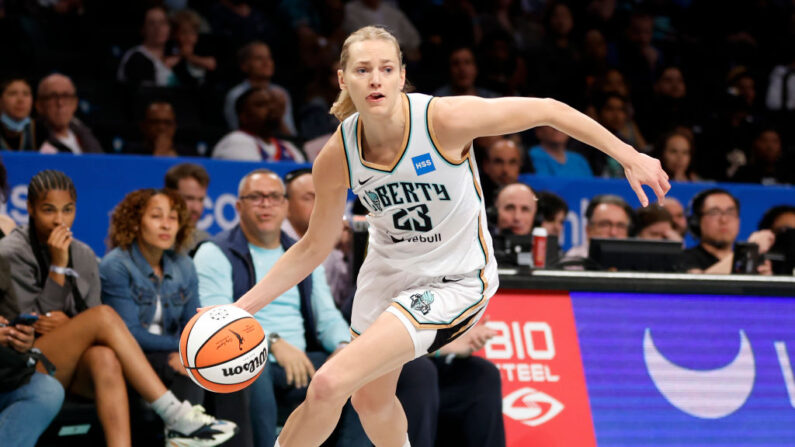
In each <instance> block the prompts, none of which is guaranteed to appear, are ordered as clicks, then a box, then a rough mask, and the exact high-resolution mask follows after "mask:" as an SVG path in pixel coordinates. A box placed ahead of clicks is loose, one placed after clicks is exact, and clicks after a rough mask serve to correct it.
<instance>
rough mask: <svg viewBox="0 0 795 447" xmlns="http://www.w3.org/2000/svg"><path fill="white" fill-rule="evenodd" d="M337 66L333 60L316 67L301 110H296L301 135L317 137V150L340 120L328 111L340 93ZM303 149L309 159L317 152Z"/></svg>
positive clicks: (311, 137) (306, 137)
mask: <svg viewBox="0 0 795 447" xmlns="http://www.w3.org/2000/svg"><path fill="white" fill-rule="evenodd" d="M338 68H339V63H338V62H336V61H335V62H333V63H330V64H327V65H322V66H320V67H318V68H317V69H316V70H315V72H316V74H315V79H314V81H312V83H310V84H309V85H308V86H307V88H306V100H305V101H304V104H303V106H302V107H301V110H300V111H299V112H298V116H299V120H300V121H299V126H298V127H299V129H300V133H301V137H302V138H304V139H306V140H307V141H308V140H314V139H317V141H318V142H321V141H322V143H319V146H320V147H318V151H317V152H319V151H320V148H321V147H322V146H323V145H325V143H326V141H328V139H329V138H330V137H331V134H333V133H334V131H335V130H337V126H339V124H340V121H339V120H338V119H337V118H336V117H335V116H334V115H331V114H330V113H328V111H329V110H330V109H331V106H332V105H333V104H334V100H335V99H336V98H337V96H338V95H339V93H340V84H339V79H338V78H337V69H338ZM308 146H309V143H308V142H307V144H306V146H305V149H306V152H307V155H308V156H309V158H310V160H314V158H315V157H317V152H315V153H314V156H313V153H310V151H309V149H308V148H307V147H308Z"/></svg>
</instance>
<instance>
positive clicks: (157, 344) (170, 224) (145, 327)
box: [99, 189, 204, 402]
mask: <svg viewBox="0 0 795 447" xmlns="http://www.w3.org/2000/svg"><path fill="white" fill-rule="evenodd" d="M192 231H193V225H192V223H191V221H190V219H189V218H188V209H187V206H186V205H185V201H184V200H183V199H182V197H181V196H180V195H179V194H178V193H176V192H175V191H173V190H170V189H163V190H156V189H141V190H138V191H134V192H131V193H129V194H127V196H126V197H125V198H124V199H123V200H122V201H121V202H120V203H119V204H118V205H117V206H116V209H115V210H114V211H113V215H112V216H111V220H110V236H109V237H110V246H111V247H112V248H113V249H112V250H111V251H110V253H108V254H107V255H106V256H105V258H104V259H103V260H102V262H101V263H100V265H99V272H100V277H101V278H102V301H103V302H104V303H105V304H108V305H109V306H111V307H112V308H114V309H115V310H116V312H118V313H119V315H120V316H121V318H122V320H124V323H125V324H126V325H127V328H128V329H129V330H130V333H132V335H133V337H135V340H136V341H138V344H139V345H141V348H142V349H143V350H144V353H145V355H146V358H147V359H149V363H150V364H151V365H152V367H153V368H154V369H155V371H156V372H157V375H158V376H160V378H161V380H163V383H165V385H166V386H168V387H169V388H170V389H171V390H172V391H173V392H174V394H175V395H176V396H177V397H179V398H184V399H188V400H190V401H192V402H200V401H201V400H202V399H203V396H204V395H203V392H202V389H201V388H199V387H198V386H196V385H194V384H193V382H191V381H190V379H189V378H188V373H187V372H186V371H185V368H184V367H183V366H182V363H181V362H180V360H179V336H180V333H181V332H182V329H183V328H184V327H185V325H186V324H187V323H188V320H190V318H191V317H192V316H193V315H195V314H196V308H197V307H199V286H198V279H197V276H196V269H195V268H194V267H193V261H191V259H190V258H189V257H187V256H186V255H184V254H180V253H179V251H180V250H179V249H180V248H182V246H183V245H184V244H186V243H187V242H188V240H189V239H190V235H191V232H192Z"/></svg>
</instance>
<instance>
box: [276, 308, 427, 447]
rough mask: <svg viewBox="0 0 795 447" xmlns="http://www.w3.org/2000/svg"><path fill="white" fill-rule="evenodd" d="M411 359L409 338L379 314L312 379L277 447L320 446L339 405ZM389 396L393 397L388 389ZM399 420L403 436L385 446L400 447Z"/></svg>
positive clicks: (391, 319) (390, 318)
mask: <svg viewBox="0 0 795 447" xmlns="http://www.w3.org/2000/svg"><path fill="white" fill-rule="evenodd" d="M413 358H414V341H413V340H412V338H411V335H409V332H408V331H407V330H406V328H405V326H404V325H403V323H402V322H401V321H400V320H399V319H398V317H397V316H395V315H393V314H390V313H386V312H385V313H383V314H382V315H381V316H380V317H378V319H377V320H376V321H375V322H374V323H373V324H372V325H371V326H370V327H369V328H368V329H367V330H366V331H364V333H362V335H360V336H359V337H357V338H356V339H354V340H353V341H352V342H351V344H350V345H348V346H347V347H345V349H343V350H342V351H340V352H339V353H338V354H337V355H335V356H334V357H332V358H330V359H329V360H328V361H327V362H326V363H325V364H324V365H323V366H322V367H321V368H320V369H319V370H318V371H317V372H316V373H315V376H314V377H313V378H312V381H311V382H310V384H309V390H308V391H307V396H306V400H305V401H304V402H303V403H302V404H301V405H300V406H299V407H298V408H297V409H296V410H295V411H294V412H293V413H292V414H291V415H290V417H289V418H288V419H287V423H286V424H285V425H284V429H283V430H282V432H281V434H280V435H279V440H278V442H279V445H280V446H281V447H298V446H300V447H304V446H317V445H320V443H322V442H323V440H325V439H326V438H327V437H328V436H329V434H331V432H332V430H333V429H334V427H335V426H336V424H337V420H338V419H339V416H340V412H341V410H342V407H343V405H344V404H345V402H346V401H347V399H348V397H349V396H351V395H352V394H353V392H354V391H356V390H357V389H359V388H361V387H362V386H364V385H365V384H367V383H369V382H372V381H373V380H375V379H378V378H380V377H381V376H383V375H384V374H387V373H389V372H391V371H395V370H397V369H398V368H400V366H402V365H403V364H404V363H406V362H408V361H410V360H412V359H413ZM392 394H393V397H394V389H393V390H392ZM402 420H403V424H404V425H403V435H402V436H401V437H399V438H397V439H394V440H390V441H389V443H387V444H384V445H385V446H387V447H388V446H390V445H396V446H397V447H401V446H402V445H403V443H404V442H405V415H403V417H402ZM379 447H381V445H379Z"/></svg>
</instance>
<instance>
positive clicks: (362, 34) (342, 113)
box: [329, 26, 404, 121]
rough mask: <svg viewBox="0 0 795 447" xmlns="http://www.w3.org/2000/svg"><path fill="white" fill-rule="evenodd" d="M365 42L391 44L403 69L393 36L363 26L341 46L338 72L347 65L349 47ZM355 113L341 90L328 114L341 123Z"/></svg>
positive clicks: (344, 92) (396, 42)
mask: <svg viewBox="0 0 795 447" xmlns="http://www.w3.org/2000/svg"><path fill="white" fill-rule="evenodd" d="M366 40H384V41H387V42H390V43H392V44H393V45H394V46H395V50H397V55H398V61H399V62H400V66H401V68H403V67H404V65H403V53H402V52H401V51H400V44H399V43H398V41H397V39H396V38H395V36H393V35H392V34H391V33H390V32H389V31H387V30H386V29H384V28H381V27H378V26H365V27H364V28H359V29H358V30H356V31H354V32H353V33H351V35H350V36H348V38H347V39H345V43H344V44H342V52H341V53H340V70H343V71H345V67H346V66H347V65H348V55H349V52H350V47H351V45H353V44H355V43H357V42H364V41H366ZM355 112H356V106H354V105H353V101H352V100H351V97H350V95H348V91H347V90H341V91H340V94H339V95H338V96H337V100H336V101H334V105H332V106H331V110H329V113H331V114H332V115H334V116H336V117H337V119H338V120H340V121H343V120H344V119H345V118H347V117H349V116H351V115H352V114H354V113H355Z"/></svg>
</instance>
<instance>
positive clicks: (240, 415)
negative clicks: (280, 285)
mask: <svg viewBox="0 0 795 447" xmlns="http://www.w3.org/2000/svg"><path fill="white" fill-rule="evenodd" d="M235 207H236V209H237V212H238V214H239V216H240V223H239V224H238V225H236V226H234V227H233V228H231V229H229V230H226V231H224V232H222V233H219V234H218V235H216V236H213V237H212V238H210V240H209V242H206V243H204V244H202V245H201V246H199V249H198V250H197V251H196V255H195V256H194V263H195V265H196V271H197V273H198V276H199V299H200V301H201V304H202V306H212V305H219V304H230V303H232V302H233V301H235V300H237V299H238V298H240V297H241V296H242V295H243V294H244V293H245V292H247V291H248V290H249V289H250V288H251V287H253V286H254V284H255V283H256V282H257V281H259V280H260V279H261V278H262V277H263V276H265V274H266V273H267V272H268V271H269V270H270V269H271V267H272V266H273V264H275V263H276V261H277V260H278V259H279V258H280V257H281V256H282V255H283V254H284V252H285V251H286V250H287V249H288V248H289V247H290V246H291V245H293V244H294V243H295V240H293V239H291V238H289V237H288V236H287V235H286V234H285V233H284V232H283V231H281V227H282V222H284V220H285V218H286V216H287V200H286V191H285V186H284V183H283V182H282V180H281V179H280V178H279V177H278V176H277V175H276V174H275V173H273V172H272V171H270V170H267V169H257V170H255V171H252V172H250V173H249V174H247V175H246V176H245V177H243V180H241V182H240V185H239V187H238V201H237V203H236V204H235ZM254 318H256V319H257V321H258V322H259V323H260V324H261V325H262V327H263V329H265V332H266V333H267V334H268V342H269V344H270V353H271V357H270V360H271V361H270V362H269V364H268V367H267V368H266V369H265V372H264V373H263V374H262V375H260V377H259V378H258V379H257V381H256V382H254V384H252V385H251V386H250V387H248V388H246V389H245V390H243V391H239V392H237V393H232V394H228V395H220V394H219V395H215V399H216V406H215V408H216V415H220V414H223V416H219V417H223V418H225V419H229V420H233V421H235V422H236V423H237V424H238V425H239V426H241V433H240V435H239V436H238V437H237V438H241V439H245V437H246V436H251V431H250V430H249V431H248V435H247V433H246V431H247V428H246V425H249V424H248V423H247V421H248V420H249V419H248V418H249V417H250V421H251V424H250V426H251V428H253V440H254V445H255V446H267V447H270V446H272V445H273V443H274V442H275V441H276V426H277V416H278V414H283V415H287V414H289V413H290V412H291V411H292V410H293V409H294V408H295V407H296V406H298V404H300V403H301V402H302V401H303V400H304V398H305V397H306V390H307V386H308V385H309V381H310V379H311V378H312V376H313V375H314V373H315V370H316V369H317V368H319V367H320V366H321V365H322V364H323V362H325V360H326V358H328V357H329V356H330V355H332V354H334V353H335V352H337V350H339V349H342V348H343V347H344V346H345V345H346V344H347V343H348V342H349V341H350V332H349V329H348V324H347V323H346V322H345V320H344V319H343V317H342V315H341V314H340V312H339V311H338V310H337V308H336V306H335V304H334V300H333V298H332V297H331V291H330V290H329V286H328V284H327V283H326V278H325V274H324V272H323V269H322V268H318V269H316V270H315V271H314V272H313V273H312V274H311V275H310V276H309V277H307V278H306V279H305V280H303V281H302V282H300V283H299V284H298V285H297V286H296V287H293V288H291V289H289V290H288V291H287V292H285V293H284V294H282V295H281V296H280V297H279V298H277V299H276V300H275V301H274V302H273V304H272V305H269V306H266V307H264V308H262V309H261V310H260V311H259V312H257V313H256V314H255V315H254ZM249 393H250V394H249ZM277 408H279V409H281V411H277ZM227 411H229V412H227ZM339 428H340V430H339V434H338V436H339V437H338V439H337V443H336V445H340V446H353V447H356V446H360V445H361V446H364V445H370V444H369V442H368V440H367V436H366V435H365V433H364V430H363V429H362V428H361V423H360V422H359V418H358V416H357V415H356V413H355V412H354V411H353V408H352V407H351V406H350V404H347V405H346V406H345V409H344V410H343V415H342V418H341V420H340V426H339Z"/></svg>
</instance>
